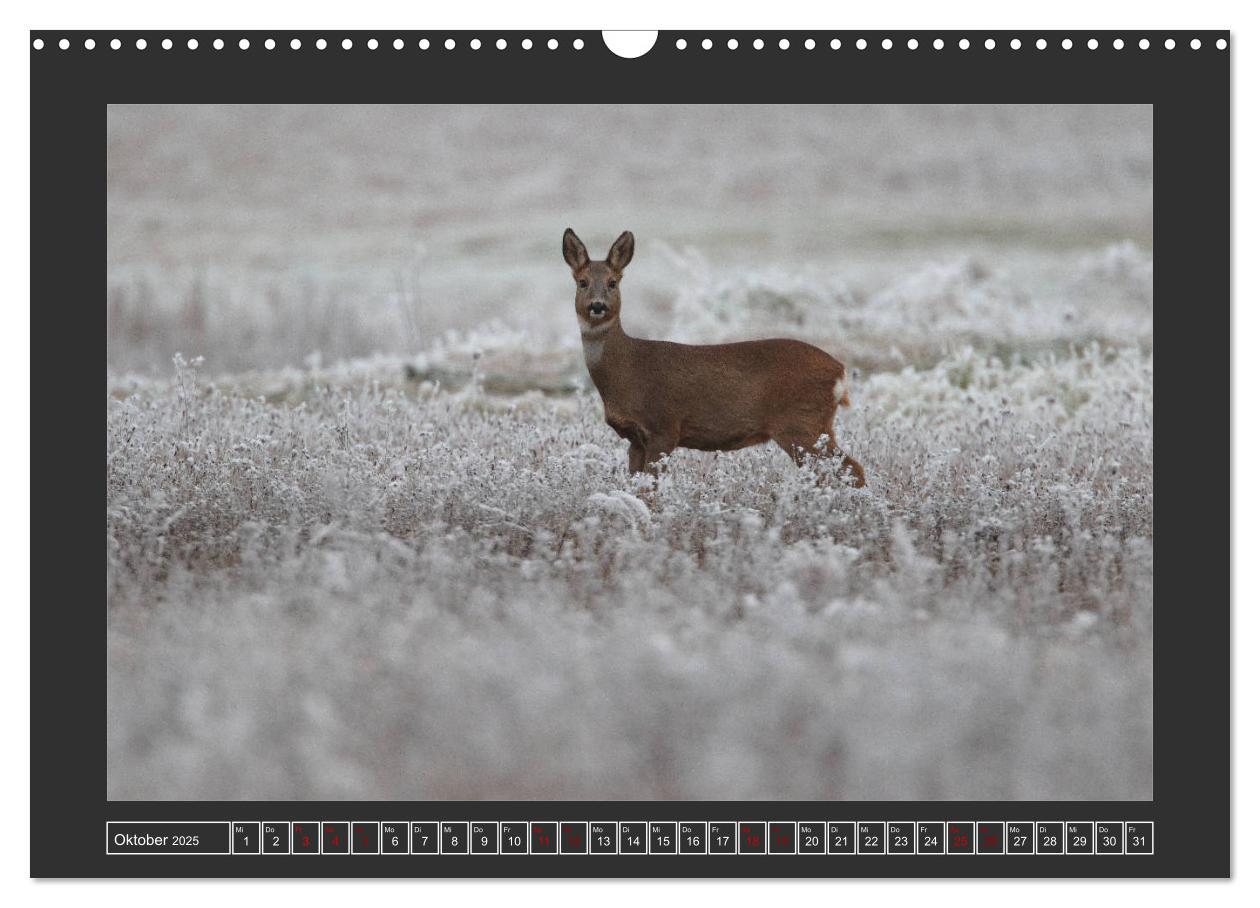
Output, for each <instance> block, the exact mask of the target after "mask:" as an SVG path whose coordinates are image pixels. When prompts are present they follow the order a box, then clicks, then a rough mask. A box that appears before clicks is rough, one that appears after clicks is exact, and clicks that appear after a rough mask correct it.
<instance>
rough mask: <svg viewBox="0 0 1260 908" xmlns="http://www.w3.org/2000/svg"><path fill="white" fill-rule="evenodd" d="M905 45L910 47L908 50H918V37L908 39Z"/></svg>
mask: <svg viewBox="0 0 1260 908" xmlns="http://www.w3.org/2000/svg"><path fill="white" fill-rule="evenodd" d="M906 47H908V48H910V50H918V49H919V39H918V38H911V39H910V40H909V41H907V42H906Z"/></svg>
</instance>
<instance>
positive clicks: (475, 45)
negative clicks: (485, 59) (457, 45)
mask: <svg viewBox="0 0 1260 908" xmlns="http://www.w3.org/2000/svg"><path fill="white" fill-rule="evenodd" d="M468 46H469V47H471V48H472V49H473V50H481V39H480V38H473V39H472V40H471V41H469V42H468Z"/></svg>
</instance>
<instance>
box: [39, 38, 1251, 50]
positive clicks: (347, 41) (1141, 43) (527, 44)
mask: <svg viewBox="0 0 1260 908" xmlns="http://www.w3.org/2000/svg"><path fill="white" fill-rule="evenodd" d="M334 42H335V39H334ZM924 42H925V43H924V44H923V46H925V47H926V46H930V47H931V48H932V49H933V50H938V51H939V50H944V49H945V48H946V47H949V46H951V45H953V44H955V42H953V40H952V39H951V40H950V41H948V42H947V41H946V40H945V39H944V38H939V37H938V38H935V39H932V40H930V41H928V40H927V39H924ZM1003 43H1004V44H1006V45H1007V46H1008V47H1009V48H1010V49H1011V50H1021V49H1023V47H1024V42H1023V41H1022V40H1021V39H1020V38H1011V39H1010V40H1009V41H1004V42H1003ZM1106 43H1107V42H1106V39H1104V40H1103V41H1099V39H1098V38H1087V39H1082V40H1081V44H1082V45H1083V46H1084V47H1086V48H1088V49H1089V50H1098V49H1099V48H1100V47H1103V46H1105V44H1106ZM1109 43H1110V45H1111V47H1112V49H1113V50H1124V49H1125V47H1126V44H1125V40H1124V39H1123V38H1114V39H1112V40H1111V41H1110V42H1109ZM259 44H260V45H261V46H262V47H263V48H264V49H266V50H275V49H276V48H277V47H281V48H283V46H284V42H283V39H281V41H280V42H277V40H276V39H275V38H265V39H263V40H262V41H260V42H259ZM312 44H313V46H314V47H315V49H316V50H327V49H328V48H329V47H330V46H333V47H335V46H336V44H335V43H334V44H332V45H330V44H329V42H328V40H327V39H326V38H316V39H315V40H314V42H312ZM1055 44H1057V46H1058V47H1060V48H1062V49H1063V50H1072V49H1073V48H1074V47H1076V46H1077V44H1076V42H1075V41H1073V40H1072V39H1071V38H1063V39H1061V40H1057V41H1056V42H1055V43H1052V42H1051V41H1049V40H1047V39H1046V38H1037V39H1035V40H1034V41H1032V42H1031V46H1032V47H1035V48H1036V49H1037V50H1046V49H1048V48H1051V47H1053V46H1055ZM1136 44H1137V47H1138V49H1139V50H1149V49H1150V48H1151V46H1152V42H1151V40H1150V39H1149V38H1139V39H1138V40H1137V42H1136ZM1188 44H1189V47H1190V49H1191V50H1199V49H1200V48H1201V47H1202V46H1203V42H1202V41H1201V40H1200V39H1199V38H1191V39H1190V41H1189V42H1188ZM287 45H288V47H289V49H290V50H295V51H296V50H302V49H303V47H305V45H304V44H303V41H302V39H301V38H291V39H289V41H288V42H287ZM387 45H388V46H390V47H393V49H394V50H404V49H406V48H407V46H408V44H407V42H406V41H404V40H403V39H402V38H394V39H393V40H392V41H391V40H389V39H388V38H387V39H385V41H384V42H382V41H380V40H378V39H377V38H368V39H366V40H365V41H363V46H364V47H366V48H367V49H368V50H377V49H378V48H381V47H384V46H387ZM461 45H462V46H463V47H465V48H467V49H468V50H481V48H482V47H483V46H493V47H494V48H496V49H497V50H507V49H508V47H509V43H508V40H507V39H506V38H497V39H494V40H493V41H489V39H488V43H483V42H482V40H481V39H480V38H468V39H466V40H464V41H462V42H461V41H457V40H456V39H455V38H447V39H445V40H444V41H438V42H436V43H435V42H433V41H430V40H429V39H428V38H420V39H419V40H418V41H417V42H416V43H415V45H414V46H415V47H417V48H418V49H419V50H429V49H430V48H438V47H442V48H445V49H446V50H448V51H450V50H456V49H457V48H460V47H461ZM697 45H698V47H699V48H700V49H701V50H706V51H707V50H713V49H714V48H715V47H718V48H721V47H722V46H723V45H722V44H721V43H720V42H719V43H716V44H715V43H714V41H713V39H712V38H703V39H701V40H700V41H699V42H697ZM31 46H32V47H34V48H35V50H43V49H44V46H45V43H44V39H43V38H36V39H34V41H32V42H31ZM96 46H97V42H96V39H95V38H85V39H84V40H83V49H84V50H94V49H95V48H96ZM148 46H149V42H148V40H147V39H145V38H137V39H136V41H135V48H136V50H146V49H148ZM158 46H160V47H161V48H162V50H171V49H173V48H174V47H175V42H174V41H173V40H172V39H170V38H163V39H161V41H160V42H158ZM186 46H187V48H188V50H197V49H198V48H199V47H200V46H201V43H200V42H199V41H198V40H197V39H196V38H189V39H188V40H187V42H186ZM209 46H210V47H212V48H214V49H215V50H223V49H224V48H225V47H226V46H227V43H226V42H225V41H224V40H223V39H222V38H215V39H213V40H212V41H210V42H209ZM236 46H237V47H238V48H239V49H240V50H249V49H250V47H251V46H252V45H251V42H250V40H249V39H248V38H241V39H240V40H239V41H237V42H236ZM340 46H341V49H342V50H353V49H354V48H355V46H356V42H355V39H353V38H343V39H342V40H341V42H340ZM545 46H546V47H547V49H548V50H558V49H559V48H560V41H559V39H557V38H549V39H547V41H546V42H545ZM571 46H572V48H573V50H582V49H583V48H584V47H585V46H586V43H585V41H583V39H581V38H574V39H573V41H572V43H571ZM690 46H691V45H689V44H688V42H687V39H686V38H679V39H678V40H677V41H675V42H674V47H675V49H676V50H680V51H685V50H687V49H688V47H690ZM744 46H748V47H751V48H752V49H753V50H763V49H765V48H766V47H768V46H770V47H774V46H777V47H778V49H779V50H781V51H786V50H791V49H792V46H793V44H792V41H791V40H790V39H788V38H780V39H778V41H777V42H775V41H774V39H773V38H772V39H771V43H770V44H767V42H766V40H765V39H764V38H752V39H751V40H749V39H743V40H742V41H741V39H740V38H734V37H732V38H728V39H727V40H726V42H725V47H726V49H727V50H739V49H740V48H741V47H744ZM801 46H802V47H803V48H804V49H805V50H814V49H815V48H818V47H824V46H825V47H829V48H831V49H832V50H841V49H842V48H843V47H844V43H843V42H842V41H841V40H840V39H839V38H831V39H830V40H828V39H827V38H822V39H814V38H805V39H804V40H803V41H802V42H801ZM852 46H853V48H854V49H856V50H860V51H861V50H866V49H867V48H868V47H871V48H874V47H879V48H881V49H883V50H893V49H894V48H895V47H897V46H898V42H896V41H894V40H893V39H892V38H883V39H872V40H871V41H868V40H867V39H866V38H857V39H856V40H854V41H853V45H852ZM903 46H904V48H905V49H906V50H918V49H919V47H920V41H919V39H918V38H907V39H905V42H904V45H903ZM956 46H957V48H958V49H959V50H964V51H965V50H970V49H971V46H972V44H971V39H970V38H959V39H958V40H957V42H956ZM978 46H982V47H984V49H985V50H996V49H997V47H998V42H997V39H995V38H985V39H984V40H983V41H982V42H979V43H978ZM1228 46H1229V42H1228V41H1226V40H1225V39H1224V38H1218V39H1217V40H1216V49H1217V50H1225V49H1226V48H1227V47H1228ZM57 47H58V48H59V49H61V50H69V49H70V47H71V43H70V39H69V38H62V39H61V40H59V41H58V42H57ZM108 47H109V48H110V50H121V49H122V47H123V42H122V40H121V39H119V38H113V39H111V40H110V41H109V42H108ZM533 47H534V41H533V39H532V38H522V39H521V41H520V48H521V50H532V49H533ZM1163 47H1164V49H1165V50H1176V49H1177V40H1176V39H1175V38H1166V39H1164V42H1163Z"/></svg>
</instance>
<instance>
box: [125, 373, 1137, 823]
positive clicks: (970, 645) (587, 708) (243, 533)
mask: <svg viewBox="0 0 1260 908" xmlns="http://www.w3.org/2000/svg"><path fill="white" fill-rule="evenodd" d="M1150 388H1151V359H1150V357H1149V355H1148V354H1145V353H1143V352H1141V351H1139V350H1137V349H1127V350H1122V351H1115V350H1102V349H1099V348H1091V349H1087V350H1084V351H1078V352H1077V353H1076V354H1075V355H1071V356H1068V357H1064V358H1059V359H1050V358H1046V359H1043V360H1042V361H1040V362H1037V363H1035V364H1023V363H1018V362H1017V363H1014V364H1004V363H1002V362H1001V361H999V360H997V359H995V358H992V357H986V356H984V355H981V354H977V353H974V352H962V353H959V354H956V355H954V356H952V357H949V358H947V359H946V360H944V361H942V362H940V363H939V364H938V365H936V366H934V367H932V368H928V369H913V368H910V367H907V368H906V369H905V370H904V371H901V372H897V373H882V374H879V375H876V376H872V377H871V378H870V379H869V380H867V381H866V382H864V383H863V385H862V386H861V387H860V388H859V389H858V393H856V394H855V397H856V401H857V406H856V408H855V410H854V411H852V412H851V413H850V414H849V415H848V416H847V417H846V418H845V419H844V422H843V426H842V438H843V441H844V443H845V445H846V446H847V447H848V449H849V450H851V451H852V452H853V454H854V455H855V456H856V457H857V458H858V459H859V460H861V461H862V462H863V463H865V464H866V466H867V470H868V476H869V477H870V479H871V486H870V488H869V489H867V490H851V489H848V488H845V487H842V486H840V485H838V484H836V483H834V482H832V481H830V477H828V476H826V475H821V476H820V475H817V471H797V470H796V469H795V468H794V467H793V466H791V464H790V461H789V460H788V458H787V457H785V456H784V455H782V453H781V452H779V451H777V449H773V448H769V447H766V448H760V449H754V450H750V451H743V452H737V453H735V454H727V455H720V456H713V455H703V454H699V453H696V452H680V453H679V455H678V456H676V457H675V458H674V459H673V461H672V462H671V464H670V471H669V479H668V480H667V482H666V483H665V484H664V486H663V487H662V488H661V489H659V490H657V491H656V493H655V494H654V495H646V496H639V495H636V494H635V489H634V487H633V485H632V483H631V481H630V479H629V477H628V476H627V475H626V473H625V468H624V452H623V446H622V444H621V442H620V441H619V440H617V439H616V438H615V436H613V435H612V433H611V432H610V431H609V430H608V429H607V427H606V426H604V425H603V423H602V421H601V420H600V418H599V411H598V403H597V401H596V400H595V399H592V398H591V397H589V396H581V397H578V398H575V399H571V400H551V399H547V398H544V397H541V396H538V395H533V396H525V397H520V398H515V399H503V398H494V397H488V396H486V395H484V394H483V393H480V392H479V391H478V390H477V389H476V388H475V386H474V387H473V388H470V389H469V390H468V391H466V392H464V393H459V394H449V393H445V392H441V391H434V390H432V389H427V388H426V389H421V390H420V391H419V392H416V391H415V390H414V388H413V389H412V390H410V391H408V390H407V389H402V388H385V389H382V388H381V387H380V386H379V385H375V386H374V385H373V384H371V383H367V382H365V383H363V384H362V386H360V387H358V388H353V389H340V390H326V391H322V392H321V391H314V392H312V393H311V394H310V395H309V396H308V397H307V399H306V400H304V401H303V402H302V403H300V404H296V405H293V404H281V405H276V404H269V403H267V402H265V401H261V400H258V399H247V398H241V397H237V396H232V395H229V394H225V393H223V392H221V391H219V390H217V389H216V388H215V387H214V386H212V385H210V384H209V383H207V382H206V381H205V380H203V379H199V378H198V377H197V376H196V373H195V371H194V370H193V369H192V368H190V367H187V366H185V367H183V368H181V370H180V373H179V376H178V379H177V381H175V382H173V383H171V384H170V385H169V386H168V387H166V388H164V389H160V390H159V389H156V388H149V389H147V390H146V391H145V392H142V393H137V394H135V395H132V396H129V397H125V398H123V399H111V400H110V402H109V405H108V414H109V417H108V422H109V447H108V450H109V455H108V477H109V501H108V508H109V510H108V531H109V532H108V542H109V582H108V590H109V616H110V619H109V625H110V634H109V662H110V675H109V704H110V721H109V757H110V759H109V793H110V796H111V797H117V798H151V797H156V798H180V797H184V798H228V799H230V798H408V799H411V798H414V799H430V798H439V799H440V798H595V797H606V798H1142V797H1147V796H1149V794H1150V791H1151V788H1150V786H1151V756H1150V743H1151V715H1152V714H1151V676H1150V647H1151V615H1150V612H1151V601H1152V592H1151V577H1152V572H1151V540H1152V526H1151V521H1152V499H1151V495H1152V488H1151V433H1150V419H1151V404H1150V401H1151V396H1150Z"/></svg>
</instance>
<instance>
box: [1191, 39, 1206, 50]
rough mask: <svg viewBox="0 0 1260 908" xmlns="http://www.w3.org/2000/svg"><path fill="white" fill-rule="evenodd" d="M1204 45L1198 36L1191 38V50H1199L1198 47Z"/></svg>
mask: <svg viewBox="0 0 1260 908" xmlns="http://www.w3.org/2000/svg"><path fill="white" fill-rule="evenodd" d="M1202 46H1203V42H1202V41H1200V40H1199V39H1198V38H1191V39H1190V49H1191V50H1198V49H1199V48H1200V47H1202Z"/></svg>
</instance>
